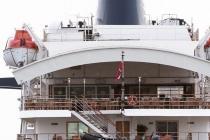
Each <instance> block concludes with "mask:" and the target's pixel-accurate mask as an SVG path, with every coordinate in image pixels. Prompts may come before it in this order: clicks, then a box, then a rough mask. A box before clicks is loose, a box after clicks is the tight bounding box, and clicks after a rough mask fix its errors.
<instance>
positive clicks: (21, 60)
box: [3, 47, 37, 67]
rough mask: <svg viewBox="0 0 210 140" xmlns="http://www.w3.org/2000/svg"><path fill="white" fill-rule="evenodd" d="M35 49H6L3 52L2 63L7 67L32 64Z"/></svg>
mask: <svg viewBox="0 0 210 140" xmlns="http://www.w3.org/2000/svg"><path fill="white" fill-rule="evenodd" d="M36 51H37V50H36V49H29V48H23V47H22V48H8V49H5V50H4V51H3V54H4V61H5V62H6V64H7V65H8V66H13V67H19V66H21V65H27V64H29V63H32V62H33V61H34V59H35V57H36Z"/></svg>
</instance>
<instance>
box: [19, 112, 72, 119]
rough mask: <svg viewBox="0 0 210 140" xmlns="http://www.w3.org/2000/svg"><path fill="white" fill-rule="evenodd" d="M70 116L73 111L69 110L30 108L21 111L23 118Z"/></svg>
mask: <svg viewBox="0 0 210 140" xmlns="http://www.w3.org/2000/svg"><path fill="white" fill-rule="evenodd" d="M59 117H61V118H68V117H71V111H69V110H28V111H21V112H20V118H21V119H24V118H25V119H27V118H28V119H29V118H59Z"/></svg>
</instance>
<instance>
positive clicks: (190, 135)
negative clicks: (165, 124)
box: [17, 131, 210, 140]
mask: <svg viewBox="0 0 210 140" xmlns="http://www.w3.org/2000/svg"><path fill="white" fill-rule="evenodd" d="M117 133H118V134H122V133H121V132H116V133H108V134H110V135H116V134H117ZM153 133H154V132H146V133H145V136H146V138H151V135H152V134H153ZM209 133H210V132H192V131H188V132H187V131H181V132H161V133H159V134H160V135H159V136H160V137H161V138H163V137H164V136H163V134H166V135H168V136H171V138H177V139H182V140H188V139H193V140H204V137H205V138H206V139H209V138H210V136H209ZM124 134H128V135H129V137H131V136H133V137H137V136H138V134H137V133H131V132H124ZM69 135H75V136H78V137H79V138H81V137H82V135H81V134H79V133H57V132H55V133H29V134H18V135H17V137H18V138H19V139H18V140H22V139H21V138H31V140H40V139H41V138H43V137H44V138H45V140H52V138H53V137H62V139H69ZM91 135H97V134H96V133H91ZM38 138H40V139H38ZM110 140H111V139H110ZM113 140H114V139H113ZM117 140H120V139H117Z"/></svg>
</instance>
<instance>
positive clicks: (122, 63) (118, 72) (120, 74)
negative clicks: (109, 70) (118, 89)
mask: <svg viewBox="0 0 210 140" xmlns="http://www.w3.org/2000/svg"><path fill="white" fill-rule="evenodd" d="M123 69H124V62H123V61H121V62H120V63H119V66H118V68H117V71H116V75H115V79H116V80H120V78H121V77H122V72H123Z"/></svg>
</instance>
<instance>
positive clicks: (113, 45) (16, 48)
mask: <svg viewBox="0 0 210 140" xmlns="http://www.w3.org/2000/svg"><path fill="white" fill-rule="evenodd" d="M146 17H147V16H145V12H144V7H143V2H142V1H141V0H99V1H98V11H97V16H96V17H94V16H90V17H77V18H76V20H75V21H73V20H71V19H67V22H64V21H61V22H60V23H59V24H57V25H53V26H51V25H46V26H45V27H44V32H43V39H40V38H39V37H37V35H36V34H35V33H34V31H33V29H32V27H30V26H29V25H27V24H24V25H23V27H22V28H21V29H19V30H16V33H15V36H14V37H13V38H10V39H8V41H7V47H6V48H5V50H4V52H3V53H4V60H5V62H6V64H7V65H8V66H9V67H10V68H12V69H13V74H14V78H15V80H16V81H14V79H11V78H7V79H3V80H1V81H0V83H1V84H2V85H3V86H2V85H1V87H6V88H20V89H21V98H20V100H19V101H20V119H21V127H20V134H17V140H102V139H103V140H209V139H210V82H209V78H208V77H210V62H209V60H210V54H209V53H210V31H209V30H207V32H206V34H205V36H204V37H202V39H200V40H199V32H198V30H195V29H194V27H193V24H191V23H187V22H186V21H185V20H184V19H182V18H179V17H177V16H176V15H172V14H169V15H162V18H161V19H160V20H153V19H151V18H146ZM15 82H17V85H16V83H15ZM5 83H6V84H5Z"/></svg>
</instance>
